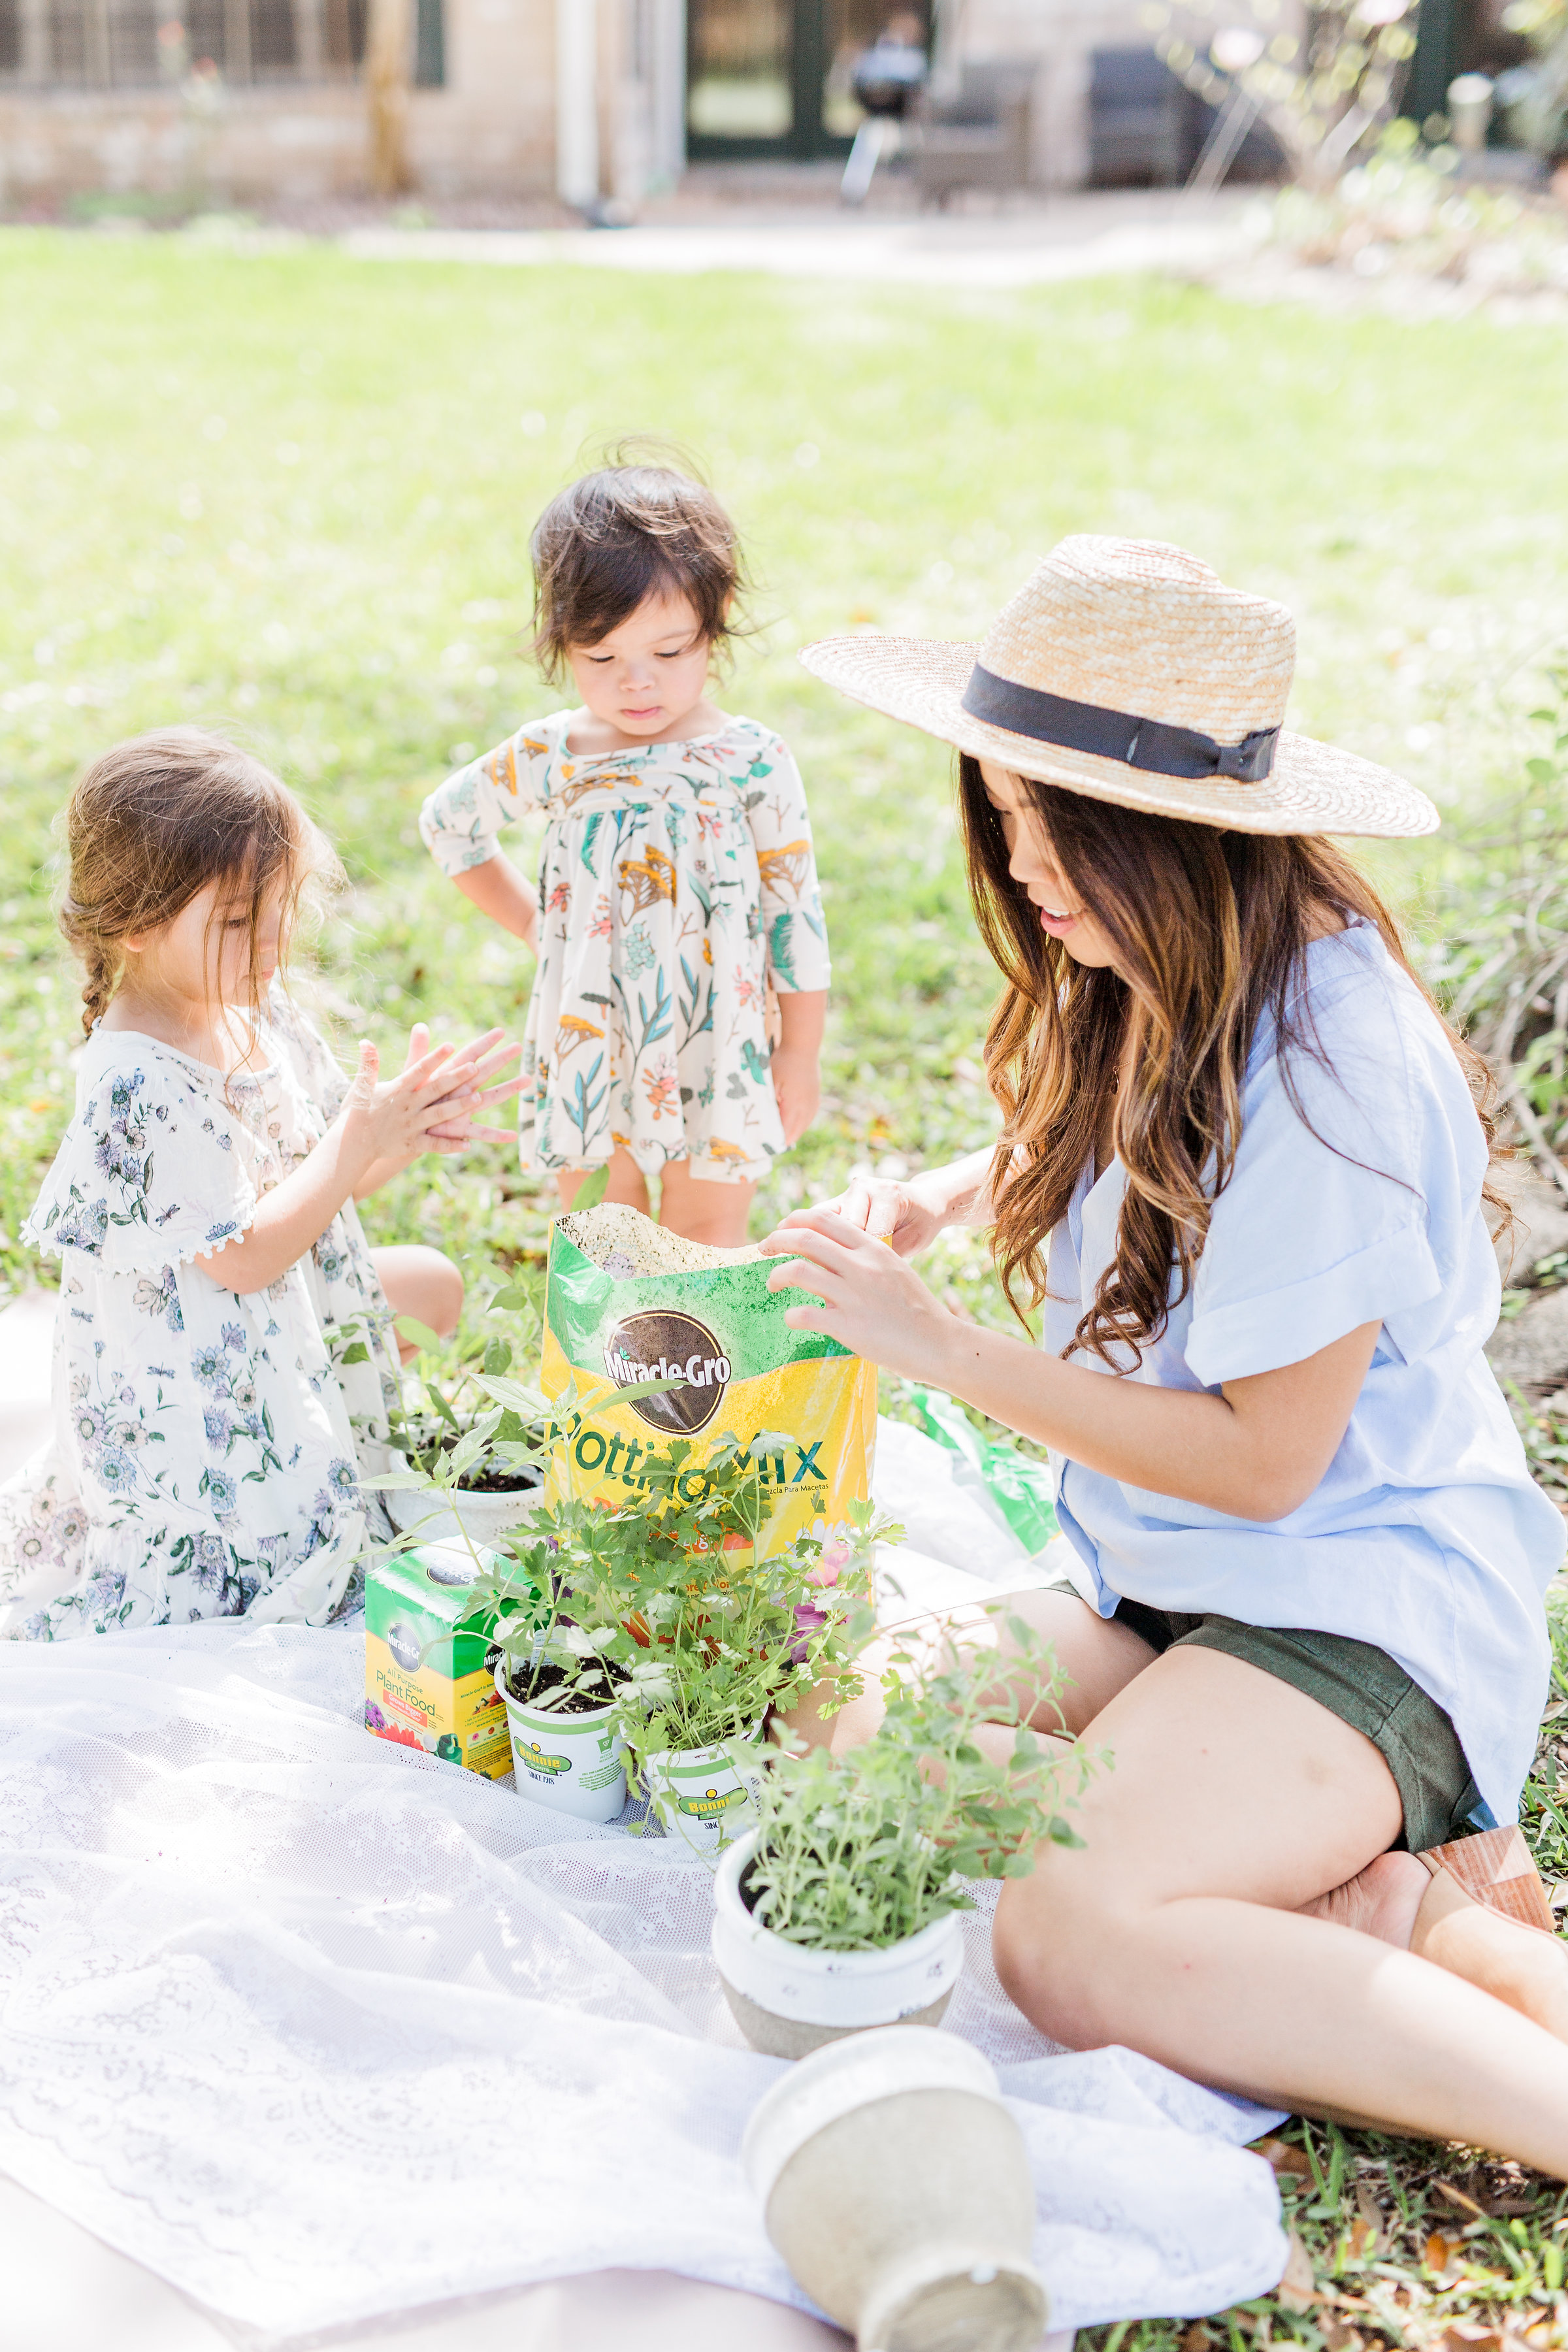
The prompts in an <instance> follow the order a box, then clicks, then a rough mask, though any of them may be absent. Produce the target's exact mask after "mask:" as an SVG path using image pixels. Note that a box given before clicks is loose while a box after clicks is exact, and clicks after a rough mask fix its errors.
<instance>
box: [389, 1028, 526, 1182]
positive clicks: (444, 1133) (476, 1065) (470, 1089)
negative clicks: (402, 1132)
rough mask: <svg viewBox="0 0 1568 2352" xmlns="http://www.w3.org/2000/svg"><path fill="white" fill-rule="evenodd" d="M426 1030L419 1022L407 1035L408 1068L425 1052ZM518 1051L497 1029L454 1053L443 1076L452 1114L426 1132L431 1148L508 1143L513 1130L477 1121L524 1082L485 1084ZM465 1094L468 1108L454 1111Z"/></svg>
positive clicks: (427, 1033)
mask: <svg viewBox="0 0 1568 2352" xmlns="http://www.w3.org/2000/svg"><path fill="white" fill-rule="evenodd" d="M429 1044H430V1032H429V1030H428V1029H427V1028H426V1024H425V1023H424V1022H423V1021H416V1023H415V1024H414V1027H413V1029H412V1030H411V1031H410V1032H409V1037H408V1063H409V1065H412V1064H413V1063H414V1062H416V1061H417V1060H418V1059H419V1057H420V1056H421V1055H424V1054H426V1053H427V1052H428V1051H429ZM521 1051H522V1047H521V1045H520V1044H518V1045H509V1044H508V1042H507V1036H506V1032H505V1030H504V1029H499V1028H498V1029H487V1030H486V1031H485V1033H484V1035H483V1036H482V1037H476V1038H474V1039H473V1040H472V1042H471V1043H470V1044H468V1045H464V1046H462V1047H461V1048H460V1049H459V1050H458V1052H457V1053H456V1054H454V1055H453V1056H452V1059H451V1060H450V1062H448V1064H447V1076H448V1077H449V1078H450V1079H451V1081H452V1103H453V1109H452V1115H451V1117H450V1118H445V1119H443V1120H442V1122H441V1124H440V1126H439V1127H433V1128H431V1129H429V1130H428V1133H429V1137H430V1142H431V1147H432V1149H434V1150H443V1151H447V1150H450V1151H460V1150H463V1148H464V1147H465V1146H466V1145H468V1144H469V1143H510V1142H511V1141H512V1140H513V1139H514V1133H515V1131H514V1129H511V1128H508V1127H482V1126H479V1125H478V1124H477V1121H478V1120H479V1118H480V1117H481V1115H482V1114H483V1113H484V1112H486V1111H489V1110H491V1109H493V1108H495V1107H496V1105H497V1104H499V1103H503V1102H510V1100H511V1098H512V1097H513V1096H514V1095H519V1094H521V1092H522V1089H523V1087H524V1085H525V1084H526V1083H527V1082H526V1080H524V1079H522V1078H509V1079H508V1080H507V1081H506V1083H505V1084H504V1085H502V1086H499V1087H486V1085H485V1081H486V1080H487V1079H488V1078H490V1077H493V1076H494V1075H495V1073H496V1072H497V1071H498V1070H499V1069H500V1068H501V1067H502V1066H503V1065H504V1064H506V1063H508V1062H510V1060H511V1059H512V1057H513V1055H517V1054H521ZM465 1095H469V1096H471V1097H473V1101H472V1104H471V1107H470V1108H469V1109H468V1110H467V1111H463V1110H460V1109H459V1108H458V1103H459V1102H460V1100H461V1098H462V1097H464V1096H465Z"/></svg>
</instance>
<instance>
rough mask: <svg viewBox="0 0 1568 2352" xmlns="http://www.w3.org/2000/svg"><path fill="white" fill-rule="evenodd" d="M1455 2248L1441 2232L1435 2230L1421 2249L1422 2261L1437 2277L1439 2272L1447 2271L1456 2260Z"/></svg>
mask: <svg viewBox="0 0 1568 2352" xmlns="http://www.w3.org/2000/svg"><path fill="white" fill-rule="evenodd" d="M1454 2253H1455V2248H1454V2246H1453V2245H1452V2244H1451V2242H1449V2240H1448V2239H1447V2238H1446V2237H1445V2236H1444V2235H1443V2232H1442V2231H1441V2230H1434V2231H1433V2232H1432V2234H1431V2236H1430V2237H1429V2238H1428V2239H1427V2241H1426V2244H1425V2245H1424V2246H1423V2247H1422V2249H1421V2259H1422V2261H1423V2262H1424V2263H1426V2267H1427V2269H1428V2270H1429V2271H1430V2272H1432V2273H1433V2274H1434V2276H1436V2273H1438V2272H1440V2271H1446V2270H1447V2267H1448V2264H1449V2263H1451V2262H1452V2261H1453V2259H1454Z"/></svg>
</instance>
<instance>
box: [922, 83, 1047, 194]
mask: <svg viewBox="0 0 1568 2352" xmlns="http://www.w3.org/2000/svg"><path fill="white" fill-rule="evenodd" d="M1038 71H1039V67H1038V64H1037V61H1036V60H1035V59H1034V58H978V59H973V60H970V61H969V62H967V63H965V65H964V66H963V68H962V70H961V75H960V79H959V85H958V89H957V90H956V91H955V92H953V93H951V94H942V95H938V94H934V93H932V92H931V91H929V90H928V91H927V92H925V93H924V95H923V96H922V97H921V100H920V102H919V104H918V106H917V108H916V109H915V118H914V121H915V129H914V141H913V146H914V162H915V186H916V188H917V190H918V191H919V194H920V200H921V204H922V205H945V204H946V202H947V200H948V198H949V197H950V196H951V195H952V194H954V193H955V192H956V191H957V190H958V189H960V188H990V189H992V190H993V191H994V193H995V194H997V195H1006V194H1010V193H1011V192H1012V191H1013V190H1014V189H1016V188H1022V187H1026V186H1027V184H1028V179H1029V160H1030V156H1029V116H1030V101H1031V97H1032V93H1033V90H1034V84H1035V78H1036V76H1037V73H1038Z"/></svg>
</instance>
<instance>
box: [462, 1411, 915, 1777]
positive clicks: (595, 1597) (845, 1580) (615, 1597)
mask: <svg viewBox="0 0 1568 2352" xmlns="http://www.w3.org/2000/svg"><path fill="white" fill-rule="evenodd" d="M498 1385H499V1384H498ZM627 1393H629V1391H621V1392H620V1394H621V1395H623V1396H624V1395H626V1394H627ZM564 1404H565V1400H564V1399H562V1400H559V1401H558V1405H559V1406H564ZM782 1442H783V1441H782V1440H781V1439H779V1438H778V1437H776V1436H774V1435H773V1434H771V1433H768V1432H765V1431H764V1432H763V1433H761V1434H760V1435H758V1436H757V1437H756V1438H754V1439H753V1440H752V1444H750V1445H749V1446H742V1444H739V1443H738V1441H737V1440H736V1439H735V1438H734V1437H733V1436H732V1435H730V1434H725V1435H724V1436H722V1437H721V1439H720V1440H719V1441H718V1443H717V1444H715V1445H714V1446H713V1447H712V1448H711V1449H710V1451H708V1452H707V1453H706V1454H699V1453H698V1450H697V1448H696V1447H694V1446H693V1445H692V1444H691V1443H690V1442H689V1440H687V1439H684V1438H677V1439H672V1440H671V1442H670V1444H668V1446H667V1447H666V1448H665V1449H664V1451H663V1452H662V1453H659V1452H653V1453H650V1454H647V1455H645V1456H644V1459H643V1464H642V1472H641V1478H642V1483H641V1485H640V1486H639V1487H638V1489H637V1492H636V1493H635V1494H634V1495H633V1496H630V1497H629V1498H628V1499H627V1501H626V1502H625V1503H623V1504H622V1505H620V1506H619V1507H617V1508H616V1509H615V1510H605V1508H604V1507H602V1506H599V1505H592V1504H585V1503H582V1502H579V1501H576V1500H574V1499H568V1500H565V1501H563V1502H561V1503H559V1504H557V1505H555V1506H554V1507H552V1508H551V1509H549V1510H546V1511H542V1512H540V1513H539V1514H538V1515H537V1516H536V1517H534V1518H533V1519H532V1520H531V1522H530V1523H529V1526H528V1527H527V1528H520V1529H519V1530H518V1531H517V1533H516V1534H515V1535H514V1536H513V1537H512V1538H510V1541H509V1546H508V1557H506V1558H505V1559H499V1558H498V1559H497V1560H496V1562H495V1563H494V1565H493V1566H492V1567H491V1568H490V1569H489V1570H487V1571H486V1572H485V1573H484V1574H483V1575H481V1576H479V1577H478V1578H477V1579H476V1580H475V1582H474V1584H473V1585H472V1586H471V1587H470V1588H469V1593H470V1599H471V1601H473V1602H474V1603H478V1604H482V1605H484V1606H485V1607H487V1608H489V1609H490V1610H491V1611H493V1612H495V1614H496V1617H497V1621H498V1622H497V1625H496V1631H495V1640H496V1643H497V1644H498V1646H499V1647H500V1651H501V1653H502V1654H503V1656H505V1658H506V1659H507V1662H508V1675H509V1680H510V1685H511V1687H512V1689H513V1690H514V1691H515V1692H516V1694H517V1696H519V1697H520V1698H521V1700H523V1701H524V1703H526V1704H527V1705H529V1706H535V1707H538V1708H540V1709H541V1710H542V1712H544V1713H554V1712H559V1711H563V1710H564V1709H567V1708H572V1707H578V1708H580V1707H581V1706H582V1705H583V1704H584V1701H585V1700H591V1701H594V1702H596V1703H598V1704H601V1705H613V1706H615V1708H616V1715H617V1718H618V1720H617V1728H618V1729H619V1730H620V1732H621V1735H622V1737H623V1738H624V1739H625V1740H626V1745H627V1747H628V1748H630V1749H631V1750H632V1751H633V1753H634V1755H635V1756H636V1757H637V1759H639V1760H646V1759H647V1758H649V1757H652V1756H657V1755H661V1754H664V1753H665V1752H667V1751H668V1750H672V1749H689V1748H709V1747H715V1746H719V1745H721V1744H722V1743H723V1742H725V1741H732V1740H744V1739H750V1738H752V1736H753V1735H754V1734H755V1732H756V1730H757V1728H758V1727H759V1726H760V1725H761V1724H762V1723H763V1719H764V1718H765V1717H766V1716H767V1713H768V1711H769V1709H770V1708H772V1707H778V1706H789V1705H790V1704H791V1703H792V1702H794V1701H795V1700H796V1699H799V1698H802V1697H804V1696H805V1693H806V1692H807V1691H808V1690H810V1689H811V1688H812V1687H813V1685H815V1684H816V1683H817V1682H818V1681H820V1680H823V1679H825V1678H826V1677H829V1676H831V1677H834V1678H835V1684H836V1687H835V1694H834V1699H833V1701H832V1702H830V1708H831V1706H843V1705H844V1704H846V1703H847V1700H849V1699H850V1698H853V1697H855V1696H858V1693H859V1690H860V1688H861V1685H860V1681H859V1678H858V1675H856V1673H855V1672H854V1671H853V1659H854V1656H855V1654H856V1652H857V1650H858V1647H859V1645H860V1644H861V1643H863V1642H864V1641H865V1639H866V1637H867V1635H868V1633H869V1632H870V1630H871V1626H872V1624H873V1622H874V1612H873V1609H872V1605H871V1576H872V1560H873V1557H874V1551H875V1547H876V1544H877V1542H878V1541H879V1539H880V1538H883V1537H887V1536H889V1535H896V1533H897V1532H898V1530H896V1529H894V1528H892V1527H891V1525H890V1523H889V1522H888V1521H885V1520H879V1519H878V1518H876V1517H874V1516H873V1514H872V1512H871V1510H870V1508H869V1507H868V1506H864V1505H863V1506H860V1507H858V1511H857V1512H856V1515H855V1517H854V1521H853V1524H852V1527H851V1530H850V1533H849V1535H848V1536H847V1538H826V1539H824V1538H816V1537H812V1536H804V1537H800V1538H797V1539H796V1540H795V1542H794V1543H793V1544H791V1545H790V1546H789V1547H788V1549H785V1550H784V1551H780V1552H777V1553H774V1554H773V1555H772V1556H771V1557H770V1556H765V1555H764V1553H763V1536H764V1532H765V1529H766V1527H767V1523H768V1519H769V1517H770V1514H771V1503H770V1497H769V1492H768V1488H767V1486H766V1484H765V1478H764V1463H765V1459H766V1457H767V1455H768V1454H771V1453H773V1452H776V1451H777V1449H778V1447H779V1445H780V1444H781V1443H782Z"/></svg>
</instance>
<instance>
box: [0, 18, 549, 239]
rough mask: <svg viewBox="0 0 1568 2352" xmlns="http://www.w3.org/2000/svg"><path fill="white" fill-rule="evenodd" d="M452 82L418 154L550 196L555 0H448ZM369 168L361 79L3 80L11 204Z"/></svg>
mask: <svg viewBox="0 0 1568 2352" xmlns="http://www.w3.org/2000/svg"><path fill="white" fill-rule="evenodd" d="M446 66H447V82H446V86H445V87H444V88H443V89H416V90H415V91H414V92H413V93H412V94H411V99H410V105H409V121H408V143H409V154H410V161H411V163H412V165H413V169H414V173H415V178H416V183H417V184H418V186H419V187H420V188H421V189H424V190H426V191H427V192H428V193H430V194H434V195H452V196H459V195H495V196H522V197H538V196H548V195H549V194H551V192H552V189H553V185H554V172H555V88H554V40H553V11H552V7H551V6H550V5H549V0H448V6H447V24H446ZM364 178H365V116H364V93H363V89H361V88H360V87H359V86H358V85H357V84H356V83H354V82H352V81H340V82H316V83H305V82H279V83H273V84H270V85H258V86H253V87H250V88H234V89H226V90H223V91H221V92H220V93H219V94H218V102H217V104H216V108H215V109H214V110H211V111H208V110H205V108H203V109H197V108H194V107H192V106H190V105H188V104H186V103H184V102H183V101H182V100H181V98H180V96H179V94H178V92H177V91H174V90H171V89H119V90H115V89H74V90H64V89H26V88H25V87H23V86H20V85H17V84H15V83H13V84H9V85H6V84H0V204H3V205H6V206H8V207H20V206H26V205H27V204H28V203H30V202H58V201H59V200H61V199H62V198H65V197H68V196H70V195H73V194H82V193H100V192H108V193H110V194H115V193H120V192H128V191H131V190H135V191H137V192H139V193H144V194H154V195H158V194H169V195H174V194H185V193H192V194H197V195H199V196H200V197H201V198H202V199H203V200H204V201H208V200H210V201H211V202H212V203H214V204H228V205H244V204H247V203H254V202H258V201H262V200H268V199H270V200H278V199H281V200H283V201H285V202H304V201H309V200H310V199H312V198H315V197H321V196H328V195H346V194H354V193H356V192H358V191H360V190H362V189H363V185H364Z"/></svg>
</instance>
